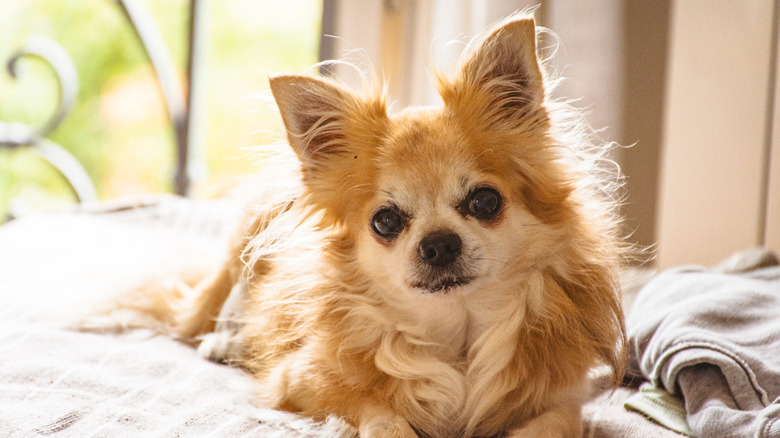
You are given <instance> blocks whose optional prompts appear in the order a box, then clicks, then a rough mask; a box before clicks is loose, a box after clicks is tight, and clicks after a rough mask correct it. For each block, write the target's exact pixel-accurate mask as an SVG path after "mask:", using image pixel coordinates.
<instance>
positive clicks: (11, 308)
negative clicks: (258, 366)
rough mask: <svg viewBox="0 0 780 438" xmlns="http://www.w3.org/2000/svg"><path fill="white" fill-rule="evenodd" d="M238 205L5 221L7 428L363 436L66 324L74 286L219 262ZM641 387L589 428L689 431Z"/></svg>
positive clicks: (599, 404)
mask: <svg viewBox="0 0 780 438" xmlns="http://www.w3.org/2000/svg"><path fill="white" fill-rule="evenodd" d="M234 207H235V206H233V205H230V204H220V203H213V202H205V203H204V202H193V201H187V200H181V199H176V198H160V199H155V200H153V201H152V202H143V203H141V204H139V205H138V206H136V208H127V207H126V206H122V205H118V206H107V207H106V206H105V205H103V206H101V207H100V208H99V209H98V210H97V211H91V212H89V213H86V214H85V213H79V214H72V213H71V214H58V215H50V216H45V217H42V218H38V219H33V220H25V221H20V222H18V223H12V224H10V225H5V226H3V227H0V436H2V437H6V436H10V437H34V436H55V437H135V436H138V437H147V436H153V437H158V436H159V437H179V436H180V437H190V436H191V437H202V436H213V437H225V438H229V437H249V436H252V437H315V436H316V437H329V438H330V437H332V438H338V437H348V436H353V434H354V431H353V430H352V429H351V428H350V427H348V426H347V425H346V424H344V423H343V422H342V421H340V420H338V419H335V418H334V419H330V420H328V421H327V422H325V423H315V422H312V421H309V420H307V419H304V418H301V417H299V416H296V415H294V414H289V413H284V412H278V411H273V410H270V409H266V408H263V407H261V406H256V405H255V404H254V403H253V399H254V397H253V394H254V391H256V390H259V389H258V388H256V387H255V386H254V385H253V382H252V380H251V379H250V378H249V376H248V375H247V374H246V373H244V372H243V371H242V370H240V369H236V368H231V367H227V366H224V365H219V364H216V363H212V362H209V361H206V360H204V359H202V358H201V357H199V356H198V355H197V353H196V351H195V350H194V349H193V348H191V347H190V346H187V345H184V344H181V343H179V342H177V341H175V340H172V339H170V338H167V337H165V336H161V335H157V334H154V333H151V332H149V331H145V330H134V331H127V332H124V333H91V332H81V331H75V330H70V329H68V328H67V327H63V324H62V322H63V321H66V322H67V319H66V318H65V319H63V315H68V314H69V313H70V312H71V311H72V310H73V309H75V308H79V307H80V306H81V305H82V303H81V302H80V301H79V300H78V299H76V297H79V296H87V297H91V299H92V300H94V297H95V296H98V297H109V296H110V295H111V294H114V293H120V292H121V291H122V290H125V289H128V288H132V287H133V286H134V285H135V284H137V283H138V282H142V281H145V279H147V278H148V277H149V276H155V275H157V276H159V275H163V274H164V273H163V272H160V270H161V267H162V266H168V267H170V262H171V260H172V259H175V260H178V261H179V262H180V263H182V265H181V266H178V269H180V270H187V269H192V270H199V269H203V268H206V267H208V266H212V265H213V264H214V263H217V262H218V261H219V259H220V258H221V257H222V250H223V247H224V241H225V233H224V231H225V229H226V228H227V227H229V224H230V223H231V221H232V220H234V219H235V214H236V210H235V208H234ZM140 272H143V273H145V275H143V276H141V275H139V273H140ZM596 380H598V379H596ZM633 393H634V390H633V389H630V388H619V389H618V390H616V391H614V392H612V391H611V390H607V391H606V392H602V393H599V394H597V395H596V396H595V397H594V399H593V400H592V401H591V402H590V403H588V405H586V406H585V409H584V415H585V434H584V436H585V437H590V438H599V437H636V436H647V437H650V436H652V437H677V436H679V435H677V434H676V433H674V432H671V431H669V430H667V429H664V428H662V427H660V426H658V425H656V424H655V423H653V422H651V421H649V420H647V419H645V418H644V417H643V416H641V415H639V414H637V413H634V412H629V411H627V410H625V409H624V408H623V406H622V403H623V400H624V399H625V398H626V397H628V396H629V395H631V394H633Z"/></svg>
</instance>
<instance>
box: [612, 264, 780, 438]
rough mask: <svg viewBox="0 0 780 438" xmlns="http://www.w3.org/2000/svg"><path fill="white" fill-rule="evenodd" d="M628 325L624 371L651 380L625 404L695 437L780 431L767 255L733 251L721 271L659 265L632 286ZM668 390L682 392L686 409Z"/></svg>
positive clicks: (778, 288)
mask: <svg viewBox="0 0 780 438" xmlns="http://www.w3.org/2000/svg"><path fill="white" fill-rule="evenodd" d="M759 256H760V257H759ZM740 260H743V261H744V260H751V261H752V262H751V263H752V266H747V265H746V264H745V263H740ZM751 268H755V269H751ZM627 327H628V334H629V342H630V346H631V360H630V364H629V370H628V372H629V374H634V375H638V376H643V377H644V378H646V379H647V380H649V382H650V383H649V384H650V385H652V387H651V388H645V390H644V391H640V392H639V393H638V394H637V395H636V396H635V397H634V398H633V399H631V400H628V401H627V403H626V406H627V407H629V408H631V409H635V410H639V411H641V412H643V413H645V414H647V415H648V416H650V417H651V418H653V419H655V420H657V421H658V422H660V423H661V424H664V425H666V426H668V427H670V428H673V429H675V430H677V431H679V432H682V433H686V434H691V435H695V436H704V437H743V436H744V437H780V266H777V257H776V256H775V255H774V254H772V253H771V252H768V251H764V254H763V255H761V254H757V253H756V252H752V253H750V254H745V255H741V256H737V257H735V258H732V259H731V260H729V261H727V262H726V263H724V264H722V265H721V268H720V269H719V270H708V269H704V268H699V267H685V268H678V269H672V270H669V271H666V272H664V273H662V274H660V275H658V276H657V277H656V278H654V279H653V280H652V281H650V282H649V283H648V284H647V285H646V286H645V287H644V288H643V289H642V290H641V291H640V293H639V295H638V296H637V298H636V301H635V302H634V306H633V308H632V311H631V313H630V314H629V316H628V319H627ZM659 390H664V391H666V392H668V394H661V396H659V394H658V391H659ZM669 394H671V395H672V396H676V397H678V398H681V399H682V401H683V402H684V409H680V407H681V404H680V403H679V401H674V398H672V397H669ZM678 400H679V399H678ZM679 415H685V418H682V419H681V418H675V417H676V416H679ZM686 423H687V424H686Z"/></svg>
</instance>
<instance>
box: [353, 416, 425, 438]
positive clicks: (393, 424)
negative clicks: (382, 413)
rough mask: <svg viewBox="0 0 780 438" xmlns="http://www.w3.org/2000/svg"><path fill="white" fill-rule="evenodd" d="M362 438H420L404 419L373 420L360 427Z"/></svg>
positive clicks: (395, 417) (396, 417) (397, 417)
mask: <svg viewBox="0 0 780 438" xmlns="http://www.w3.org/2000/svg"><path fill="white" fill-rule="evenodd" d="M360 438H418V437H417V433H415V431H414V429H412V426H410V425H409V423H408V422H407V421H406V420H404V419H403V418H402V417H399V416H397V415H396V416H394V417H392V418H390V419H384V418H383V419H379V418H376V419H372V420H370V421H368V422H367V423H366V424H364V425H362V426H361V427H360Z"/></svg>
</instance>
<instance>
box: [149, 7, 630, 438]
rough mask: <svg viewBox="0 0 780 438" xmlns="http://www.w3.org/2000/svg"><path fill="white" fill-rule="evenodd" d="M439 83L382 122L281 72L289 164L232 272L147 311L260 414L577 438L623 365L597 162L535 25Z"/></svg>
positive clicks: (363, 431)
mask: <svg viewBox="0 0 780 438" xmlns="http://www.w3.org/2000/svg"><path fill="white" fill-rule="evenodd" d="M436 81H437V86H438V90H439V93H440V95H441V98H442V101H443V104H442V105H441V106H440V107H437V108H411V109H407V110H405V111H403V112H401V113H399V114H397V115H394V116H392V117H391V116H389V115H388V110H387V105H386V102H385V98H384V97H383V95H382V93H380V92H374V93H367V94H366V95H362V94H359V93H356V92H354V91H351V90H349V89H347V88H346V87H344V86H342V85H339V84H338V83H337V82H335V81H333V80H331V79H327V78H323V77H316V76H306V75H279V76H273V77H271V79H270V86H271V92H272V94H273V96H274V98H275V100H276V102H277V104H278V107H279V110H280V112H281V116H282V120H283V123H284V126H285V128H286V132H287V137H288V141H289V145H290V146H291V150H292V152H293V153H294V156H295V157H296V158H297V160H295V159H293V160H292V162H293V165H292V167H289V166H288V167H285V166H282V165H280V166H278V167H277V166H274V167H273V169H272V171H273V172H274V173H273V175H274V176H273V177H272V178H270V179H267V180H266V181H265V182H264V183H263V184H262V185H260V186H257V187H256V191H257V193H256V194H255V195H254V199H253V201H252V202H250V203H249V204H248V205H249V207H248V208H246V220H245V221H244V222H243V225H242V227H241V229H240V230H239V231H238V232H237V236H236V239H234V242H233V246H232V249H231V256H230V257H229V260H228V261H227V262H226V264H225V265H224V266H223V267H221V268H220V269H218V270H216V271H215V273H214V274H213V275H212V276H211V277H210V278H207V279H204V280H203V281H202V282H201V283H200V284H199V285H198V286H197V287H195V289H194V290H193V291H192V294H190V295H188V296H187V297H178V298H176V299H173V298H171V301H172V302H173V304H171V305H170V306H169V307H167V308H164V307H165V306H162V305H161V304H159V300H148V301H149V302H154V303H156V304H154V306H155V308H154V309H151V310H153V311H154V314H155V315H158V316H160V315H162V316H160V319H163V320H165V321H167V324H168V325H169V326H170V330H172V331H173V333H174V334H176V335H177V336H179V337H181V338H183V339H189V340H199V341H200V342H201V343H200V346H199V350H200V351H201V352H202V353H203V354H204V355H205V356H208V357H211V358H213V359H218V360H222V361H225V362H228V363H233V364H237V365H239V366H242V367H244V368H246V369H247V370H249V371H250V372H251V373H252V374H253V375H254V377H255V378H256V379H257V381H258V382H259V387H260V388H261V390H260V391H259V397H260V398H261V401H262V402H263V403H265V404H267V405H268V406H269V407H273V408H276V409H282V410H287V411H293V412H299V413H301V414H303V415H306V416H310V417H313V418H315V419H322V418H324V417H326V416H328V415H337V416H339V417H341V418H343V419H344V420H345V421H347V422H348V423H350V424H352V425H354V426H355V427H356V428H357V430H358V433H359V435H360V437H361V438H372V437H398V438H411V437H418V436H423V437H471V436H480V437H482V436H507V435H508V436H513V437H577V436H580V434H581V431H582V419H581V407H582V403H583V402H584V400H585V397H586V396H587V394H588V387H587V383H586V382H587V375H588V372H589V370H591V369H592V368H593V367H595V366H598V365H605V366H607V367H609V368H610V369H611V371H612V374H613V376H614V379H615V382H617V381H619V379H620V378H621V376H622V369H623V365H624V361H625V347H624V346H625V334H624V333H625V330H624V323H623V315H622V310H621V305H620V297H619V286H618V280H617V274H618V270H619V268H620V266H621V263H622V260H623V256H624V254H625V247H624V244H622V243H621V238H620V222H619V218H618V216H617V214H616V206H617V200H616V199H615V196H614V194H613V192H612V189H613V187H612V186H614V184H613V180H610V179H608V176H609V175H608V172H605V170H604V168H603V166H601V165H600V163H601V162H602V161H604V160H603V152H604V148H602V147H598V146H593V145H592V143H593V142H592V141H590V139H589V137H588V136H586V135H585V134H583V132H586V130H584V129H583V128H582V126H583V125H582V123H581V121H580V118H579V117H578V116H577V113H576V112H572V110H570V109H569V106H568V105H567V104H565V103H562V102H559V101H556V100H553V99H552V98H550V96H549V88H550V85H551V80H550V79H549V78H548V77H546V74H545V72H544V66H543V62H542V61H541V60H540V58H539V56H538V54H537V29H536V26H535V22H534V19H533V17H531V16H527V15H522V14H518V15H514V16H512V17H509V18H508V19H506V20H504V21H502V22H501V23H499V24H498V25H496V26H495V27H493V28H492V29H490V30H489V31H487V32H486V33H485V34H484V35H483V36H482V37H481V38H480V39H478V40H476V41H474V42H473V43H471V44H470V45H469V47H467V49H466V51H465V53H464V55H463V57H462V60H461V62H460V65H459V67H458V71H457V73H456V74H455V75H454V77H452V78H451V79H448V78H446V77H444V76H442V75H437V77H436ZM573 114H574V117H572V115H573ZM290 155H291V156H292V155H293V154H290ZM285 169H289V170H285Z"/></svg>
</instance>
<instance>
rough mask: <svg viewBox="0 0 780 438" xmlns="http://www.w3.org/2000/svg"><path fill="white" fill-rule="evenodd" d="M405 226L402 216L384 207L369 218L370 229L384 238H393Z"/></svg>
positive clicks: (394, 210) (395, 210)
mask: <svg viewBox="0 0 780 438" xmlns="http://www.w3.org/2000/svg"><path fill="white" fill-rule="evenodd" d="M405 225H406V219H405V217H404V215H403V214H402V213H401V212H399V211H398V210H397V209H396V208H392V207H384V208H382V209H380V210H379V211H377V212H376V213H374V216H373V217H372V218H371V228H372V229H373V230H374V232H375V233H376V234H377V235H379V236H381V237H384V238H393V237H395V236H397V235H398V234H399V233H401V231H403V229H404V226H405Z"/></svg>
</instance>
